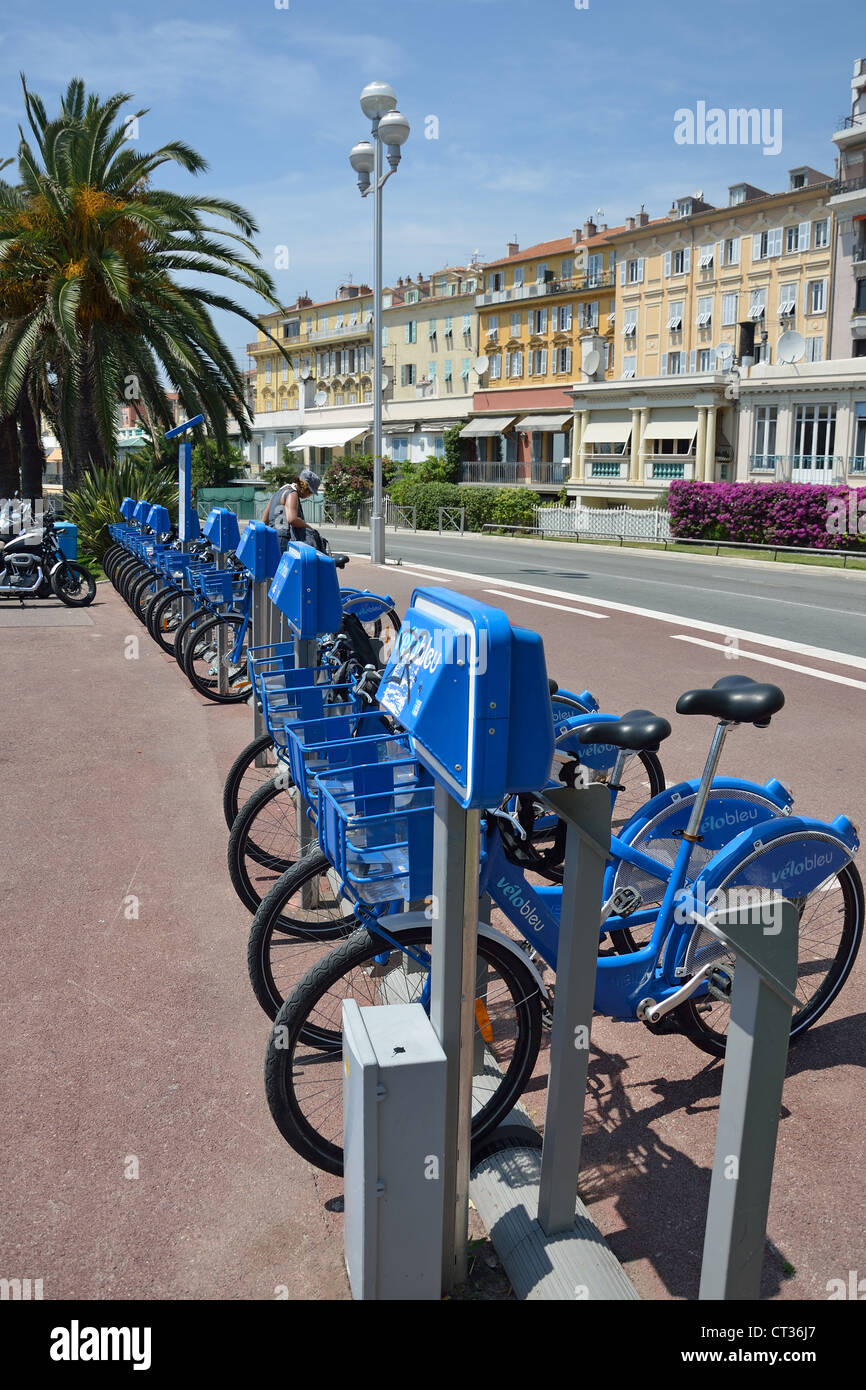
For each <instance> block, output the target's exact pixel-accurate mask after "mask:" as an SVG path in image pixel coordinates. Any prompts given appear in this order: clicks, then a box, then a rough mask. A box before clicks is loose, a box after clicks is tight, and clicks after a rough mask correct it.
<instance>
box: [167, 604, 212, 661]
mask: <svg viewBox="0 0 866 1390" xmlns="http://www.w3.org/2000/svg"><path fill="white" fill-rule="evenodd" d="M209 616H210V614H209V613H208V612H207V611H206V610H205V609H204V608H194V609H193V610H192V612H191V613H188V614H187V615H186V617H185V618H184V619H183V621H182V622H181V623H180V625H179V626H178V629H177V631H176V632H175V634H174V644H173V646H172V656H173V657H174V659H175V661H176V662H177V664H178V666H179V667H180V669H181V670H182V671H183V657H184V648H185V646H186V641H187V638H188V637H189V635H190V633H191V632H193V631H194V629H195V627H196V624H197V623H203V622H204V621H205V619H206V618H207V617H209ZM184 674H186V673H185V672H184Z"/></svg>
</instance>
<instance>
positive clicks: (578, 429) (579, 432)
mask: <svg viewBox="0 0 866 1390" xmlns="http://www.w3.org/2000/svg"><path fill="white" fill-rule="evenodd" d="M586 416H587V412H586V411H585V410H576V411H575V412H574V424H573V425H572V427H571V476H570V478H569V480H568V481H569V482H570V483H579V482H581V481H582V479H581V468H580V465H581V454H582V452H583V429H584V425H585V424H586Z"/></svg>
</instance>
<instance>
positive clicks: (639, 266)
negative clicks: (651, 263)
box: [622, 256, 644, 285]
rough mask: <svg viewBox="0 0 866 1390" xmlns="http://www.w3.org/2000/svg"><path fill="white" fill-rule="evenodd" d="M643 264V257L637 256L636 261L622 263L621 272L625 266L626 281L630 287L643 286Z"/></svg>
mask: <svg viewBox="0 0 866 1390" xmlns="http://www.w3.org/2000/svg"><path fill="white" fill-rule="evenodd" d="M643 263H644V258H643V256H639V257H638V259H637V260H636V261H628V262H626V261H623V263H622V270H625V269H626V266H627V267H628V275H627V279H628V283H629V284H630V285H642V284H643Z"/></svg>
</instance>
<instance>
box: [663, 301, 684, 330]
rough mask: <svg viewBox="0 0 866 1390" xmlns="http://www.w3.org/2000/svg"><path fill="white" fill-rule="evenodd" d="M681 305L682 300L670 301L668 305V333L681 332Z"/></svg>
mask: <svg viewBox="0 0 866 1390" xmlns="http://www.w3.org/2000/svg"><path fill="white" fill-rule="evenodd" d="M683 303H684V301H683V300H682V299H674V300H671V302H670V304H669V305H668V310H669V317H668V323H667V327H668V332H669V333H679V332H681V330H682V326H683Z"/></svg>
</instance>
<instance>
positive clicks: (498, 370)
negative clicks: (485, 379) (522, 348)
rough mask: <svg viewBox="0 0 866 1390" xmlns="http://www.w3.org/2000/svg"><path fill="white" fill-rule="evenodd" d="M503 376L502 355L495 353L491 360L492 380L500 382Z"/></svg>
mask: <svg viewBox="0 0 866 1390" xmlns="http://www.w3.org/2000/svg"><path fill="white" fill-rule="evenodd" d="M501 376H502V353H501V352H494V353H493V356H492V357H491V358H490V380H491V381H499V379H500V377H501Z"/></svg>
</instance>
